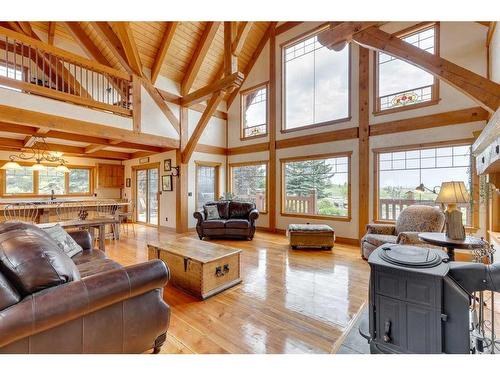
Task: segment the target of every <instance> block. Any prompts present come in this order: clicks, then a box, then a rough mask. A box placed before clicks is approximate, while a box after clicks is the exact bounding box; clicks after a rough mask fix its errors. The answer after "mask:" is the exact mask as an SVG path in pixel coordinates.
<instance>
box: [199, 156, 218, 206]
mask: <svg viewBox="0 0 500 375" xmlns="http://www.w3.org/2000/svg"><path fill="white" fill-rule="evenodd" d="M221 165H222V163H219V162H211V161H198V160H195V162H194V207H195V210H198V168H199V167H213V168H215V177H214V179H215V191H214V198H215V199H214V200H217V199H219V195H220V168H221Z"/></svg>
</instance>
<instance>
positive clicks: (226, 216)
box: [194, 201, 259, 240]
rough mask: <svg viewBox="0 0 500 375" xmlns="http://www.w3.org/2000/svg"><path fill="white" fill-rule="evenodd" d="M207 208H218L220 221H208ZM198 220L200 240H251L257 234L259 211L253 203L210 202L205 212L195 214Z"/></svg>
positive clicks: (197, 229) (197, 227)
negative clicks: (209, 238) (256, 224)
mask: <svg viewBox="0 0 500 375" xmlns="http://www.w3.org/2000/svg"><path fill="white" fill-rule="evenodd" d="M207 206H217V210H218V212H219V218H218V219H211V220H207V212H206V207H207ZM194 217H195V218H196V219H197V220H198V223H197V224H196V231H197V232H198V236H199V237H200V240H201V239H203V237H219V238H220V237H222V238H246V239H249V240H251V239H252V238H253V236H254V234H255V221H256V220H257V219H258V217H259V211H258V210H257V209H256V208H255V204H254V203H251V202H236V201H217V202H208V203H207V204H205V206H203V210H200V211H197V212H195V213H194Z"/></svg>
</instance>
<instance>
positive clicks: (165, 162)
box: [163, 159, 172, 172]
mask: <svg viewBox="0 0 500 375" xmlns="http://www.w3.org/2000/svg"><path fill="white" fill-rule="evenodd" d="M171 170H172V159H165V160H163V171H164V172H170V171H171Z"/></svg>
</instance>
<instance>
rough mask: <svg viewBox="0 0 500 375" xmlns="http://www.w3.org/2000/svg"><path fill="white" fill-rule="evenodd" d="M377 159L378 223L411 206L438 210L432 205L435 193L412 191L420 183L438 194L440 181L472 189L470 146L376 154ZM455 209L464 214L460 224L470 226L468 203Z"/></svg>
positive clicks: (392, 217) (393, 218) (391, 218)
mask: <svg viewBox="0 0 500 375" xmlns="http://www.w3.org/2000/svg"><path fill="white" fill-rule="evenodd" d="M402 155H403V157H402ZM378 160H379V165H378V170H379V176H378V181H379V183H378V184H379V186H378V192H379V197H378V218H379V219H381V220H397V218H398V216H399V213H400V212H401V211H402V210H403V209H404V208H406V207H408V206H410V205H412V204H424V205H430V206H435V207H439V205H438V204H436V203H435V202H434V201H435V199H436V196H437V195H436V194H434V193H432V192H430V191H428V190H426V191H425V192H423V193H421V192H418V191H417V190H416V189H415V188H416V187H417V186H419V185H420V184H424V186H425V187H426V188H427V189H430V190H433V189H436V191H437V192H438V191H439V188H440V186H441V183H442V182H444V181H463V182H464V183H465V186H467V187H468V191H469V193H470V192H471V190H472V177H471V169H472V168H471V166H472V158H471V151H470V146H452V147H438V148H431V149H420V150H409V151H403V152H387V153H381V154H379V159H378ZM471 195H472V194H471ZM458 206H459V209H460V210H462V211H463V212H464V225H472V204H471V203H466V204H459V205H458Z"/></svg>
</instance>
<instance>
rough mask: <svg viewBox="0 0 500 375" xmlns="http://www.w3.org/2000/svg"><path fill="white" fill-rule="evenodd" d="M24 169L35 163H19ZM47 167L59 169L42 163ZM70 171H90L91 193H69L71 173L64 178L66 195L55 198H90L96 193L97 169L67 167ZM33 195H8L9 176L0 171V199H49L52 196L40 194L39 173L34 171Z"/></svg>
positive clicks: (54, 165)
mask: <svg viewBox="0 0 500 375" xmlns="http://www.w3.org/2000/svg"><path fill="white" fill-rule="evenodd" d="M5 163H7V161H6V160H3V161H1V162H0V166H3V165H4V164H5ZM18 164H19V165H21V166H23V167H30V166H32V165H34V164H35V163H29V162H18ZM42 165H43V166H46V167H57V164H48V163H42ZM66 166H67V167H68V168H69V169H87V170H89V190H90V191H89V192H85V193H70V192H69V173H65V176H64V194H55V195H54V196H55V197H88V196H93V195H94V191H95V167H94V166H87V165H66ZM32 176H33V193H17V194H9V193H7V174H6V171H5V170H4V169H0V185H1V186H0V197H2V198H48V197H50V196H51V195H50V194H39V172H38V171H33V175H32Z"/></svg>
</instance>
